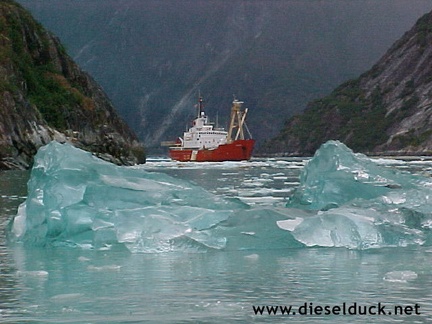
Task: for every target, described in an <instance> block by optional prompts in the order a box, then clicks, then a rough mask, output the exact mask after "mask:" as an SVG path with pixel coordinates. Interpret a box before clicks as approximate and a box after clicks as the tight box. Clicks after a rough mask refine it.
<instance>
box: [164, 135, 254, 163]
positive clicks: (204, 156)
mask: <svg viewBox="0 0 432 324" xmlns="http://www.w3.org/2000/svg"><path fill="white" fill-rule="evenodd" d="M254 145H255V140H253V139H246V140H236V141H234V142H232V143H229V144H223V145H219V146H218V147H217V148H215V149H199V150H198V149H197V150H193V149H184V148H171V149H170V150H169V156H170V158H171V159H173V160H176V161H181V162H189V161H193V162H222V161H243V160H249V159H250V158H251V156H252V151H253V148H254Z"/></svg>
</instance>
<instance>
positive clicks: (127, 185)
mask: <svg viewBox="0 0 432 324" xmlns="http://www.w3.org/2000/svg"><path fill="white" fill-rule="evenodd" d="M431 185H432V182H431V181H430V180H429V178H425V177H422V176H417V175H413V174H410V173H404V172H401V171H396V170H395V169H392V168H388V167H384V166H380V165H379V164H376V163H375V162H373V161H372V160H371V159H369V158H368V157H366V156H364V155H361V154H354V153H353V152H352V151H351V150H350V149H349V148H347V147H346V146H345V145H344V144H342V143H340V142H335V141H330V142H327V143H326V144H324V145H323V146H322V147H321V148H320V149H319V150H318V151H317V152H316V154H315V156H314V157H313V158H312V159H311V160H310V161H309V163H308V164H307V166H306V167H305V169H304V171H303V173H302V174H301V177H300V186H299V187H298V189H297V190H296V191H295V193H294V195H293V196H292V197H291V199H290V201H289V203H288V205H287V206H286V208H275V207H266V208H263V207H259V208H257V207H251V206H248V205H247V204H244V203H242V202H241V201H239V200H236V199H227V198H224V197H221V196H218V195H214V194H211V193H209V192H207V191H205V190H204V189H203V188H201V187H198V186H196V185H194V184H192V183H190V182H188V181H185V180H180V179H177V178H173V177H170V176H168V175H166V174H163V173H158V172H147V171H144V170H142V169H137V168H130V167H119V166H115V165H113V164H110V163H108V162H105V161H102V160H99V159H97V158H96V157H94V156H92V155H91V154H90V153H87V152H84V151H82V150H79V149H77V148H74V147H73V146H70V145H68V144H59V143H56V142H52V143H50V144H48V145H46V146H45V147H43V148H41V149H40V150H39V151H38V153H37V155H36V157H35V163H34V166H33V169H32V172H31V177H30V180H29V183H28V196H27V199H26V201H25V202H24V203H23V204H22V205H21V206H20V207H19V210H18V213H17V215H16V216H15V218H14V219H13V220H12V223H11V232H12V234H13V235H12V236H13V238H14V240H15V241H18V242H23V243H24V244H28V245H39V246H46V245H61V246H74V247H81V248H92V249H109V248H124V247H125V248H127V249H128V250H129V251H131V252H143V253H159V252H168V251H209V250H239V249H274V248H293V247H304V246H325V247H346V248H351V249H368V248H378V247H392V246H407V245H423V244H429V241H430V228H431V226H432V217H431V210H432V208H431V207H430V206H431V204H432V198H431V197H432V191H431Z"/></svg>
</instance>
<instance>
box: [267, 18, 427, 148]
mask: <svg viewBox="0 0 432 324" xmlns="http://www.w3.org/2000/svg"><path fill="white" fill-rule="evenodd" d="M329 139H338V140H340V141H342V142H344V143H345V144H347V145H348V146H350V147H351V148H352V149H354V150H356V151H361V152H366V153H371V154H427V155H430V154H432V12H431V13H429V14H426V15H424V16H423V17H421V18H420V19H419V20H418V21H417V23H416V24H415V26H414V27H413V28H412V29H411V30H409V31H408V32H406V33H405V34H404V35H403V37H402V38H401V39H399V40H398V41H397V42H396V43H395V44H394V45H393V46H392V47H391V48H390V49H389V50H388V52H387V53H386V54H385V55H384V56H383V57H382V58H381V59H380V60H379V61H378V62H377V64H375V65H374V66H373V67H372V69H371V70H369V71H368V72H366V73H364V74H363V75H361V76H360V77H359V78H357V79H355V80H351V81H349V82H346V83H344V84H342V85H341V86H339V87H338V88H337V89H335V90H334V91H333V92H332V93H331V94H330V95H329V96H327V97H324V98H322V99H320V100H316V101H313V102H311V103H310V104H309V105H308V107H307V109H306V110H305V112H304V113H303V114H301V115H298V116H295V117H293V118H291V119H290V120H288V121H287V122H286V124H285V128H284V129H283V131H282V132H281V133H280V134H279V135H278V136H277V137H276V138H274V139H273V140H271V141H270V142H268V143H267V145H266V151H267V152H284V153H287V154H293V155H294V154H295V155H298V154H300V155H310V154H313V152H314V151H315V150H316V149H317V148H318V147H319V146H320V145H321V144H322V143H323V142H325V141H327V140H329Z"/></svg>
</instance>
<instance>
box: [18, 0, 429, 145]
mask: <svg viewBox="0 0 432 324" xmlns="http://www.w3.org/2000/svg"><path fill="white" fill-rule="evenodd" d="M17 1H18V2H20V3H21V4H22V5H23V6H25V7H26V8H28V9H29V10H31V12H32V13H33V14H34V15H35V16H36V17H37V18H38V19H39V20H40V21H41V22H42V23H43V24H44V26H47V27H48V28H49V29H50V30H52V31H53V32H54V33H55V34H56V35H58V36H59V37H60V39H61V40H62V42H63V43H64V44H66V46H67V48H68V52H69V53H70V54H71V55H72V57H73V58H74V59H75V61H76V62H78V63H79V64H80V66H81V67H83V68H84V69H85V70H86V71H89V72H90V73H91V74H92V75H93V76H94V77H95V79H96V80H97V81H98V82H99V83H100V84H101V85H103V87H104V89H105V90H106V92H107V93H108V94H109V96H110V98H111V99H112V100H113V102H114V104H115V106H116V108H117V109H118V111H119V113H120V114H121V116H123V117H124V118H125V120H126V121H127V123H128V125H130V126H131V127H132V128H133V129H134V130H135V131H136V133H137V134H138V136H139V137H140V139H142V140H143V141H144V143H145V144H146V147H147V149H148V151H149V152H150V150H152V151H153V152H155V151H154V150H157V149H158V148H160V142H161V141H164V140H174V139H175V138H176V137H177V136H179V135H181V134H182V133H183V131H184V129H185V127H187V125H189V123H190V121H191V120H192V119H193V117H194V116H195V109H194V108H193V106H194V104H195V103H196V100H197V97H198V94H199V93H201V94H202V95H203V97H204V99H205V101H206V111H207V113H208V115H209V117H210V118H211V119H212V120H213V121H215V119H216V116H217V115H218V120H219V124H220V125H221V126H225V127H226V126H227V123H228V118H229V109H230V106H231V104H230V103H231V101H232V99H233V94H235V95H236V97H237V98H238V99H241V100H243V101H245V107H248V108H250V109H249V113H248V117H247V124H248V126H249V129H250V130H251V132H252V134H253V136H254V138H255V139H256V140H257V145H259V144H261V143H262V140H263V139H266V138H271V137H273V136H276V135H277V134H278V132H279V130H280V129H281V128H282V127H283V124H284V121H285V120H286V119H287V118H289V117H291V116H292V115H293V114H295V113H299V112H301V111H303V110H304V108H305V107H306V105H307V103H308V102H310V101H311V100H313V99H316V98H320V97H322V96H324V95H326V94H328V93H329V92H330V91H331V90H332V89H334V88H335V87H336V86H337V85H339V84H340V83H341V82H343V81H344V80H347V79H349V78H354V77H356V76H358V75H359V74H360V73H362V72H364V71H366V70H367V69H369V68H370V67H371V66H372V65H373V64H374V63H375V62H376V61H377V60H378V59H379V58H380V57H381V56H382V55H383V54H384V53H385V52H386V50H387V49H388V48H389V47H390V46H391V44H392V43H393V42H394V41H396V40H397V39H398V38H399V37H400V36H401V35H402V34H403V33H404V32H405V31H406V30H408V29H409V28H410V27H411V26H412V25H413V24H414V23H415V21H416V20H417V19H418V18H419V17H421V16H422V15H423V14H424V13H426V12H428V11H430V10H431V9H432V3H431V1H429V0H409V6H408V5H407V0H379V1H376V0H362V1H340V0H323V1H310V0H303V1H260V0H235V1H220V0H207V1H197V0H182V1H179V0H164V1H155V0H121V1H119V0H103V1H101V0H85V1H77V0H55V1H54V0H52V1H47V0H17ZM71 26H74V27H73V28H71ZM163 152H164V153H166V148H163Z"/></svg>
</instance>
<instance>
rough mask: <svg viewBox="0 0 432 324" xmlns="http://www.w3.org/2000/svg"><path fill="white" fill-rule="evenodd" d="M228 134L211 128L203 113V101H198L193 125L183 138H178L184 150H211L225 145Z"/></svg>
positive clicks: (222, 130)
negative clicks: (196, 114)
mask: <svg viewBox="0 0 432 324" xmlns="http://www.w3.org/2000/svg"><path fill="white" fill-rule="evenodd" d="M227 135H228V132H227V131H225V130H224V129H220V128H216V129H214V128H213V125H212V124H210V123H209V122H208V118H207V116H206V115H205V113H204V107H203V100H202V98H200V99H199V107H198V116H197V118H195V119H194V121H193V125H192V127H191V128H189V130H188V131H187V132H184V133H183V138H179V140H180V142H181V146H182V147H183V148H184V149H204V148H206V149H212V148H217V147H218V146H219V145H222V144H226V143H227Z"/></svg>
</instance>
